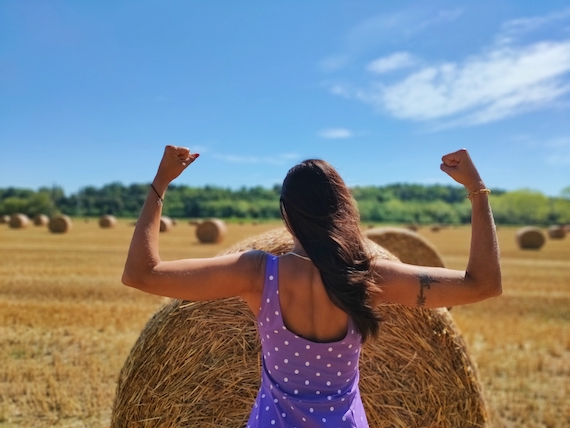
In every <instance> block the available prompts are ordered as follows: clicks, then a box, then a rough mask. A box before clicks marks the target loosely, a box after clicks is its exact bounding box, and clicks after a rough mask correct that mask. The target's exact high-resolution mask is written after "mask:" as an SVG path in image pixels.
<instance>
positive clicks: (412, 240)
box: [364, 227, 444, 267]
mask: <svg viewBox="0 0 570 428" xmlns="http://www.w3.org/2000/svg"><path fill="white" fill-rule="evenodd" d="M364 235H365V236H366V237H367V238H368V239H370V240H372V241H374V242H375V243H376V244H378V245H380V246H381V247H383V248H385V249H386V250H388V251H389V252H391V253H392V254H394V255H395V256H396V257H398V259H400V261H402V262H404V263H408V264H412V265H417V266H435V267H444V264H443V260H442V258H441V255H440V254H439V251H437V249H436V248H435V246H434V245H433V244H432V243H431V242H429V241H428V240H427V239H425V238H424V237H422V236H421V235H420V234H418V233H416V232H413V231H411V230H408V229H404V228H399V227H378V228H376V229H372V230H367V231H366V232H364Z"/></svg>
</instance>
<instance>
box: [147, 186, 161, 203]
mask: <svg viewBox="0 0 570 428" xmlns="http://www.w3.org/2000/svg"><path fill="white" fill-rule="evenodd" d="M150 187H152V190H154V193H156V196H158V199H157V200H156V204H157V205H162V204H163V203H164V198H163V197H162V196H160V194H159V193H158V192H157V191H156V189H155V188H154V186H153V185H152V184H151V185H150Z"/></svg>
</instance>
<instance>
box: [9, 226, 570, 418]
mask: <svg viewBox="0 0 570 428" xmlns="http://www.w3.org/2000/svg"><path fill="white" fill-rule="evenodd" d="M74 223H75V224H74V227H73V229H72V230H70V231H69V232H68V233H65V234H54V233H50V232H49V231H48V230H46V229H43V228H30V227H29V228H25V229H12V228H9V227H8V226H7V225H3V226H2V227H0V260H2V263H0V427H2V428H6V427H51V426H56V427H84V426H85V427H108V426H109V425H110V421H111V408H112V405H113V398H114V395H115V388H116V386H117V379H118V375H119V372H120V370H121V368H122V367H123V364H124V363H125V360H126V358H127V356H128V355H129V352H130V350H131V348H132V346H133V345H134V343H135V342H136V340H137V339H138V337H139V334H140V332H141V330H142V329H143V327H144V326H145V324H146V323H147V321H148V320H149V319H150V317H151V316H152V315H153V314H155V313H156V312H157V311H158V310H159V309H160V308H161V307H162V306H163V305H164V304H165V303H166V300H165V299H163V298H160V297H155V296H150V295H146V294H144V293H142V292H139V291H135V290H131V289H128V288H127V287H124V286H122V285H121V283H120V275H121V272H122V265H123V262H124V259H125V255H126V251H127V247H128V243H129V240H130V237H131V234H132V231H133V226H132V220H130V221H127V220H119V221H118V222H117V225H116V226H115V227H114V228H110V229H101V228H100V227H99V226H98V225H97V222H88V223H86V222H83V221H76V222H74ZM278 225H279V223H275V222H274V223H268V224H264V223H258V224H256V225H251V224H246V223H244V224H242V225H238V224H232V223H229V224H228V225H227V233H226V235H225V237H224V240H223V242H221V243H219V244H200V243H199V242H198V240H197V238H196V236H195V229H194V228H193V227H192V226H190V225H188V224H187V222H181V223H180V224H179V226H177V227H175V228H173V229H172V230H170V231H169V232H168V233H164V234H161V235H160V240H161V248H162V252H161V253H162V257H163V258H164V259H172V258H179V257H188V256H195V257H206V256H213V255H216V254H218V253H220V252H221V251H223V250H225V249H226V248H228V247H230V246H232V245H233V244H235V243H237V242H239V241H241V240H243V239H244V238H247V237H250V236H253V235H257V234H260V233H262V232H264V231H266V230H270V229H273V228H275V227H276V226H278ZM516 231H517V228H507V227H501V228H500V230H499V232H498V233H499V240H500V244H501V250H502V265H503V276H504V280H503V287H504V293H503V295H502V296H501V297H499V298H496V299H492V300H489V301H485V302H481V303H477V304H474V305H469V306H463V307H454V308H453V310H452V311H451V315H452V317H453V319H454V321H455V323H456V324H457V326H458V328H459V329H460V332H461V334H462V335H463V338H464V339H465V341H466V343H467V348H468V351H469V354H470V356H471V358H472V359H473V361H474V362H475V363H476V364H477V366H478V368H479V376H480V379H481V382H482V384H483V387H484V390H485V397H486V399H487V403H488V407H489V411H490V412H491V421H492V426H493V427H521V426H524V427H562V426H570V403H569V400H568V399H567V397H568V396H570V239H568V237H567V238H566V239H559V240H550V239H548V240H547V241H546V243H545V244H544V246H543V247H542V248H541V249H540V250H522V249H520V248H519V247H518V245H517V242H516V238H515V235H516ZM418 233H420V234H421V235H422V236H423V237H424V238H426V239H427V240H429V241H430V242H431V243H432V244H434V245H435V247H436V248H437V249H438V251H439V253H440V254H441V256H442V258H443V261H444V263H445V266H447V267H451V268H458V269H462V268H464V267H465V262H466V258H467V252H468V248H469V235H470V231H469V228H467V227H459V228H446V229H442V230H440V231H439V232H437V233H434V232H432V231H430V230H429V228H420V229H419V232H418ZM140 426H144V424H141V425H140Z"/></svg>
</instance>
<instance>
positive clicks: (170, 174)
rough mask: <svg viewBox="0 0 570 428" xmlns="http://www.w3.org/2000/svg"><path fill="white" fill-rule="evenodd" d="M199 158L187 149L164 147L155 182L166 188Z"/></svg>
mask: <svg viewBox="0 0 570 428" xmlns="http://www.w3.org/2000/svg"><path fill="white" fill-rule="evenodd" d="M198 156H200V155H199V154H198V153H190V149H188V148H187V147H178V146H166V147H165V148H164V155H163V156H162V160H161V161H160V165H159V166H158V171H157V173H156V180H158V181H159V182H160V184H162V185H164V186H168V185H169V184H170V183H171V182H172V181H173V180H174V179H175V178H176V177H178V176H179V175H180V174H182V171H184V170H185V169H186V168H188V166H189V165H190V164H191V163H192V162H194V161H195V160H196V158H197V157H198Z"/></svg>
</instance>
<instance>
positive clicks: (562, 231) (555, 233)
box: [548, 226, 566, 239]
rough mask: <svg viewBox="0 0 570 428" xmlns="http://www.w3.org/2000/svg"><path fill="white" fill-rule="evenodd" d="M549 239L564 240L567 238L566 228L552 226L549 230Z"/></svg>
mask: <svg viewBox="0 0 570 428" xmlns="http://www.w3.org/2000/svg"><path fill="white" fill-rule="evenodd" d="M548 237H549V238H550V239H564V238H565V237H566V228H564V227H563V226H550V227H549V228H548Z"/></svg>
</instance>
